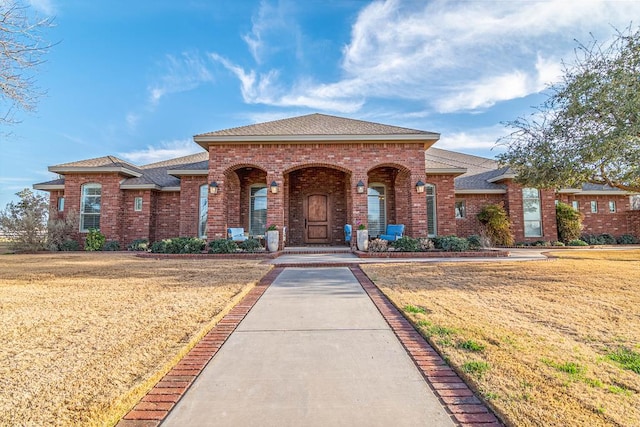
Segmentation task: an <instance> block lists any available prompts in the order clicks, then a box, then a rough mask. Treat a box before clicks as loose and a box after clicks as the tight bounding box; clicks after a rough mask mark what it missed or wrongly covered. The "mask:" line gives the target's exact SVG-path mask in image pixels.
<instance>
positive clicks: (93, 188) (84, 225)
mask: <svg viewBox="0 0 640 427" xmlns="http://www.w3.org/2000/svg"><path fill="white" fill-rule="evenodd" d="M101 198H102V185H100V184H84V185H83V186H82V190H81V198H80V231H81V232H88V231H89V229H91V228H95V229H96V230H99V229H100V205H101V202H102V200H101Z"/></svg>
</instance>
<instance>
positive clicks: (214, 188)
mask: <svg viewBox="0 0 640 427" xmlns="http://www.w3.org/2000/svg"><path fill="white" fill-rule="evenodd" d="M209 193H211V194H218V183H217V182H215V181H212V182H211V184H209Z"/></svg>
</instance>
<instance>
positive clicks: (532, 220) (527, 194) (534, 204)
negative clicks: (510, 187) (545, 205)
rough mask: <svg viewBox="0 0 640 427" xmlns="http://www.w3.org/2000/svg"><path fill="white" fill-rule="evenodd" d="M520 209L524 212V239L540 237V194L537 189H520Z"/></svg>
mask: <svg viewBox="0 0 640 427" xmlns="http://www.w3.org/2000/svg"><path fill="white" fill-rule="evenodd" d="M522 208H523V211H524V237H540V236H542V221H541V219H542V216H541V209H540V192H539V191H538V189H537V188H523V189H522Z"/></svg>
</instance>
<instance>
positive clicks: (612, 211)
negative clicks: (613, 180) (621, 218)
mask: <svg viewBox="0 0 640 427" xmlns="http://www.w3.org/2000/svg"><path fill="white" fill-rule="evenodd" d="M612 207H613V209H611V208H612ZM616 212H618V206H617V205H616V201H615V200H609V213H616Z"/></svg>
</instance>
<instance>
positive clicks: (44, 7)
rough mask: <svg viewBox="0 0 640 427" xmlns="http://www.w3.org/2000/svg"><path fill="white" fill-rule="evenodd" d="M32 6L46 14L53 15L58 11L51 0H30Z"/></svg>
mask: <svg viewBox="0 0 640 427" xmlns="http://www.w3.org/2000/svg"><path fill="white" fill-rule="evenodd" d="M29 4H30V5H31V7H32V8H34V9H35V10H37V11H38V12H41V13H44V14H45V15H48V16H52V15H55V13H56V8H55V6H54V5H53V2H52V1H51V0H29Z"/></svg>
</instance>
